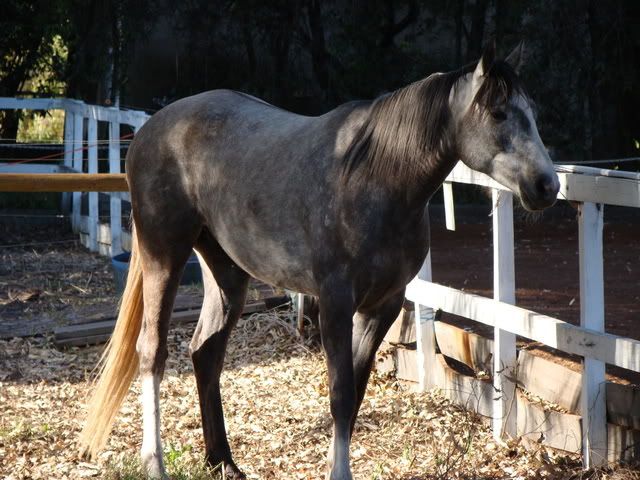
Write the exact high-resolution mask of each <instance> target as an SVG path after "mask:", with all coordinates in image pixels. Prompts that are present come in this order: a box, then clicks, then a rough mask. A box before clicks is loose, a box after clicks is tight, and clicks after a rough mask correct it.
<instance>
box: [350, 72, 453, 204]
mask: <svg viewBox="0 0 640 480" xmlns="http://www.w3.org/2000/svg"><path fill="white" fill-rule="evenodd" d="M430 80H431V79H425V80H423V81H422V82H416V83H414V84H412V85H409V86H408V87H405V88H403V89H400V90H398V91H396V92H394V93H393V94H391V95H388V96H387V97H384V98H381V99H378V100H377V101H376V102H374V104H372V106H371V108H370V113H369V115H370V118H369V122H370V124H369V125H366V124H365V128H368V129H369V134H370V136H371V141H370V142H369V143H368V144H366V145H365V148H368V149H369V150H370V151H369V152H367V153H372V154H374V155H375V156H373V155H372V158H369V159H368V160H367V161H365V162H363V165H361V167H362V168H363V169H364V170H365V172H366V174H368V175H370V176H371V177H373V178H372V179H373V180H374V181H375V182H376V183H377V184H379V185H386V186H387V187H388V190H389V192H391V193H392V194H393V195H395V196H397V197H398V198H399V199H400V198H402V199H403V201H405V202H407V204H411V206H416V207H417V208H421V206H424V205H426V203H427V202H428V201H429V199H430V198H431V196H432V195H433V194H434V193H435V192H436V191H437V190H438V188H440V185H441V184H442V182H443V181H444V179H445V178H446V177H447V175H448V174H449V173H450V172H451V170H452V169H453V167H454V166H455V164H456V162H457V160H458V154H457V153H456V151H455V138H454V135H453V128H454V127H453V125H454V120H453V118H451V112H450V110H449V98H448V96H449V90H446V92H445V93H446V100H445V101H444V103H443V104H442V105H441V108H443V109H446V111H443V112H440V111H438V112H428V111H426V110H425V109H424V108H421V107H424V106H423V105H417V104H416V102H420V101H422V102H425V101H430V100H431V99H430V98H429V96H428V95H426V96H425V95H424V94H422V93H421V92H420V89H421V88H430V87H433V83H432V84H428V83H425V82H429V81H430ZM436 88H437V87H436ZM429 107H430V106H429ZM430 129H435V130H434V131H431V130H430ZM423 135H424V138H423V137H422V136H423ZM430 135H431V137H430ZM407 206H410V205H407Z"/></svg>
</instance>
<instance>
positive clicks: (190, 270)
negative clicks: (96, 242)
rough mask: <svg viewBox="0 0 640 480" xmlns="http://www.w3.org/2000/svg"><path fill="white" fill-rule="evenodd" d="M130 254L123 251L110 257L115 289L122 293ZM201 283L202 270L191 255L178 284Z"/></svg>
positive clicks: (195, 258) (196, 259)
mask: <svg viewBox="0 0 640 480" xmlns="http://www.w3.org/2000/svg"><path fill="white" fill-rule="evenodd" d="M130 257H131V254H130V253H129V252H124V253H121V254H119V255H116V256H115V257H112V258H111V268H113V280H114V282H115V284H116V291H117V292H118V293H122V292H123V291H124V286H125V284H126V282H127V272H128V271H129V258H130ZM196 283H202V270H200V262H198V257H196V256H195V255H192V256H191V257H190V258H189V261H188V262H187V264H186V265H185V267H184V273H183V274H182V279H181V280H180V285H192V284H196Z"/></svg>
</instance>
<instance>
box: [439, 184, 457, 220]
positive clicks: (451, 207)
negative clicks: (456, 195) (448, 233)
mask: <svg viewBox="0 0 640 480" xmlns="http://www.w3.org/2000/svg"><path fill="white" fill-rule="evenodd" d="M442 197H443V200H444V219H445V224H446V226H447V230H455V229H456V216H455V203H454V201H453V184H452V183H451V182H446V181H445V182H444V183H443V184H442Z"/></svg>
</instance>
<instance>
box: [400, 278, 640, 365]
mask: <svg viewBox="0 0 640 480" xmlns="http://www.w3.org/2000/svg"><path fill="white" fill-rule="evenodd" d="M406 296H407V298H408V299H409V300H411V301H414V302H420V303H421V304H423V305H430V306H432V307H433V308H438V309H441V310H443V311H445V312H449V313H453V314H454V315H460V316H462V317H466V318H470V319H472V320H475V321H478V322H480V323H484V324H485V325H490V326H494V327H495V326H498V327H500V328H502V329H503V330H507V331H510V332H512V333H515V334H516V335H521V336H523V337H526V338H530V339H531V340H536V341H538V342H541V343H544V344H545V345H548V346H550V347H552V348H556V349H558V350H562V351H565V352H567V353H573V354H575V355H581V356H586V357H590V358H594V359H596V360H600V361H602V362H605V363H609V364H611V365H616V366H618V367H622V368H626V369H628V370H633V371H634V372H640V341H638V340H633V339H631V338H625V337H620V336H617V335H611V334H608V333H602V332H596V331H593V330H589V329H584V328H580V327H577V326H575V325H571V324H570V323H567V322H563V321H562V320H558V319H556V318H552V317H548V316H546V315H542V314H539V313H536V312H532V311H530V310H526V309H524V308H520V307H516V306H513V305H509V304H506V303H502V302H498V301H496V300H493V299H491V298H486V297H481V296H479V295H474V294H471V293H466V292H462V291H459V290H456V289H454V288H450V287H445V286H443V285H438V284H435V283H431V282H426V281H423V280H420V279H414V280H413V281H412V282H411V283H410V284H409V285H407V293H406Z"/></svg>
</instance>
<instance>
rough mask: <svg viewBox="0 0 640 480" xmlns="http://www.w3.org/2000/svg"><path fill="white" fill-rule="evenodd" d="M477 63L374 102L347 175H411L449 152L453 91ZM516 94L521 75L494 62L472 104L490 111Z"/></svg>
mask: <svg viewBox="0 0 640 480" xmlns="http://www.w3.org/2000/svg"><path fill="white" fill-rule="evenodd" d="M475 66H476V64H469V65H466V66H464V67H462V68H460V69H459V70H455V71H452V72H448V73H437V74H433V75H431V76H429V77H427V78H425V79H423V80H419V81H417V82H415V83H412V84H410V85H408V86H407V87H404V88H401V89H399V90H396V91H394V92H392V93H389V94H386V95H383V96H381V97H379V98H377V99H376V100H374V101H373V103H372V104H371V107H370V111H369V115H368V118H367V119H366V120H365V122H364V123H363V125H362V126H361V127H360V129H359V130H358V132H357V133H356V135H355V137H354V139H353V141H352V142H351V145H350V146H349V148H348V150H347V152H346V155H345V164H344V173H345V176H346V177H349V176H351V174H352V173H353V172H355V171H356V170H360V169H361V167H362V171H363V173H365V174H367V175H368V176H370V177H378V178H385V179H387V180H393V179H395V178H397V179H399V180H400V179H406V178H412V177H413V176H415V175H419V174H420V173H421V172H423V171H424V170H426V169H428V168H429V167H430V166H432V165H433V163H434V162H437V161H438V160H439V159H440V158H441V157H442V156H443V155H445V154H446V153H450V151H451V148H450V147H451V144H452V138H451V134H450V128H449V126H450V120H451V111H450V109H449V94H450V92H451V89H452V88H455V86H456V84H457V82H458V81H459V80H460V78H461V77H463V76H464V75H466V74H467V73H470V72H473V71H474V69H475ZM514 93H522V94H524V89H523V86H522V83H521V82H520V79H519V78H518V76H517V74H516V73H515V71H514V70H513V68H511V66H510V65H509V64H508V63H506V62H504V61H496V62H494V63H493V64H492V65H491V67H490V68H489V70H488V71H487V73H486V74H485V80H484V82H483V83H482V85H481V86H480V89H479V90H478V92H477V94H476V96H475V98H474V99H473V103H474V104H475V105H477V106H478V107H479V111H480V112H486V111H489V109H490V108H492V107H493V106H497V105H500V104H502V103H505V102H506V101H507V100H508V99H509V98H510V97H511V95H513V94H514ZM407 175H409V177H407Z"/></svg>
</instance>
